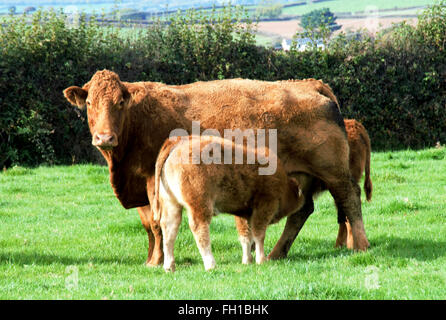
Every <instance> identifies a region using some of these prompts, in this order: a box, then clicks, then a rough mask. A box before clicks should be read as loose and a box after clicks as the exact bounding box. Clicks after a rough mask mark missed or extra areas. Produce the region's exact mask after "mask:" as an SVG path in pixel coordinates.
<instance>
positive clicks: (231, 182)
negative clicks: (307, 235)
mask: <svg viewBox="0 0 446 320" xmlns="http://www.w3.org/2000/svg"><path fill="white" fill-rule="evenodd" d="M225 143H226V144H227V143H229V144H231V148H232V151H233V152H232V156H233V161H232V163H231V164H223V163H222V164H215V163H210V164H205V163H203V161H200V162H199V163H198V164H193V163H192V161H184V160H185V159H189V160H191V159H192V156H193V151H192V150H200V153H201V152H202V150H204V149H206V148H210V147H212V148H213V147H215V144H217V145H219V146H220V147H221V148H220V150H224V145H225ZM211 145H213V146H211ZM194 148H196V149H194ZM237 150H238V151H239V152H240V151H242V152H243V156H244V159H247V157H248V154H249V153H251V156H252V155H253V154H252V153H254V155H256V157H255V159H258V155H259V151H260V150H259V149H252V148H247V147H246V146H242V145H236V144H234V143H233V142H232V141H229V140H225V139H223V138H219V137H213V136H201V137H198V138H192V137H190V136H189V137H187V138H185V137H182V138H178V139H177V140H176V141H171V140H167V141H166V142H165V143H164V145H163V146H162V148H161V151H160V153H159V155H158V159H157V162H156V169H155V205H154V211H155V218H156V219H160V222H161V228H162V232H163V239H164V244H163V249H164V269H165V270H166V271H175V260H174V255H173V249H174V242H175V239H176V236H177V233H178V228H179V226H180V223H181V218H182V209H183V207H184V208H186V209H187V212H188V220H189V226H190V229H191V231H192V233H193V235H194V238H195V241H196V244H197V246H198V249H199V251H200V254H201V256H202V258H203V263H204V267H205V269H206V270H210V269H212V268H214V267H215V259H214V257H213V255H212V252H211V244H210V239H209V225H210V222H211V219H212V217H213V216H214V215H215V214H216V213H219V212H225V213H231V214H234V215H237V216H240V217H243V218H245V219H246V220H247V221H248V223H249V225H250V229H251V231H252V233H250V234H248V235H246V234H244V235H242V234H241V235H240V242H241V245H242V250H243V258H242V262H243V263H245V264H246V263H249V262H251V259H252V258H251V252H250V250H251V245H252V241H254V242H255V247H256V262H257V263H262V262H264V261H265V259H266V258H265V254H264V247H263V244H264V239H265V231H266V228H267V226H268V225H269V224H271V223H275V222H277V221H279V220H280V219H281V218H283V217H286V216H288V215H290V214H292V213H294V212H296V211H297V210H298V209H299V208H300V207H301V206H302V205H303V197H302V194H301V191H300V189H299V186H298V184H297V182H296V180H294V179H292V178H288V176H287V174H286V172H285V170H284V169H283V167H282V166H281V164H280V161H279V159H278V158H277V157H276V156H275V155H273V156H275V158H274V159H275V161H277V169H276V171H275V172H274V173H273V174H271V175H259V168H260V167H261V166H262V165H260V164H259V163H258V162H257V161H256V163H255V164H235V159H234V157H235V155H236V154H237ZM261 151H262V154H264V153H263V152H266V155H268V156H269V155H272V154H271V151H270V150H269V149H267V148H264V149H262V150H261ZM269 159H272V157H269ZM251 237H252V238H251Z"/></svg>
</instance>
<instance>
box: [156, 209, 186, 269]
mask: <svg viewBox="0 0 446 320" xmlns="http://www.w3.org/2000/svg"><path fill="white" fill-rule="evenodd" d="M181 211H182V207H181V206H180V205H178V204H176V203H172V202H169V201H165V202H163V206H162V215H161V220H160V224H161V230H162V234H163V240H164V241H163V251H164V270H165V271H166V272H174V271H175V258H174V254H173V250H174V247H175V239H176V237H177V235H178V229H179V227H180V224H181Z"/></svg>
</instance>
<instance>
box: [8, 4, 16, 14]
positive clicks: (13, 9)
mask: <svg viewBox="0 0 446 320" xmlns="http://www.w3.org/2000/svg"><path fill="white" fill-rule="evenodd" d="M8 11H9V13H11V14H14V13H15V12H16V8H15V6H10V7H9V8H8Z"/></svg>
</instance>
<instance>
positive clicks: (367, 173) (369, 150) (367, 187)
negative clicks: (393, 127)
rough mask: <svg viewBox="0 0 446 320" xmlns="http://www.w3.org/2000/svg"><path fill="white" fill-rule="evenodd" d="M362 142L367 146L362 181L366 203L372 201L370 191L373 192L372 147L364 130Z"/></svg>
mask: <svg viewBox="0 0 446 320" xmlns="http://www.w3.org/2000/svg"><path fill="white" fill-rule="evenodd" d="M362 135H363V140H364V141H365V142H366V146H367V154H366V158H365V170H364V171H365V179H364V192H365V195H366V199H367V201H370V200H372V191H373V185H372V179H370V158H371V153H372V147H371V144H370V138H369V135H368V134H367V131H366V130H365V128H364V131H363V134H362Z"/></svg>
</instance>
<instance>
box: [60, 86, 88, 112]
mask: <svg viewBox="0 0 446 320" xmlns="http://www.w3.org/2000/svg"><path fill="white" fill-rule="evenodd" d="M63 95H64V96H65V98H66V99H67V100H68V102H70V103H71V104H72V105H73V106H77V107H79V108H83V107H85V101H86V100H87V96H88V91H87V90H84V89H82V88H79V87H76V86H71V87H68V88H66V89H65V90H64V91H63Z"/></svg>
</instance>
